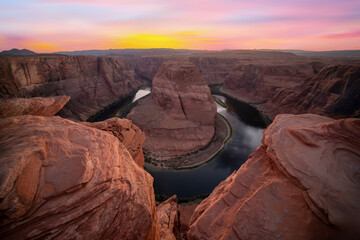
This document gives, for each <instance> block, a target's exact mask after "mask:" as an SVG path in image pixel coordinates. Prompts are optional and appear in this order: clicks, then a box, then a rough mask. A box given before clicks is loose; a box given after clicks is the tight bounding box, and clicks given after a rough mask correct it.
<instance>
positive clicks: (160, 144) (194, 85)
mask: <svg viewBox="0 0 360 240" xmlns="http://www.w3.org/2000/svg"><path fill="white" fill-rule="evenodd" d="M215 116H216V104H215V102H214V100H213V99H212V96H211V93H210V89H209V87H208V86H207V85H206V83H205V81H204V80H203V78H202V76H201V73H200V71H199V70H198V68H197V67H196V66H195V65H194V64H193V63H190V62H188V61H186V60H184V59H182V60H179V61H176V60H169V61H166V62H165V63H164V64H163V65H162V66H161V67H160V69H159V71H158V72H157V74H156V76H155V78H154V80H153V86H152V90H151V96H150V97H147V98H145V99H144V100H141V101H140V102H139V104H138V105H137V106H136V107H135V108H133V109H132V111H131V112H130V113H129V115H128V116H127V118H129V119H131V120H133V122H134V123H135V124H136V125H138V126H139V127H140V128H141V129H142V130H143V131H145V134H146V140H145V143H144V150H145V151H147V152H148V153H149V155H150V156H151V157H155V158H157V159H161V158H164V159H166V158H169V157H170V158H171V157H176V156H181V155H184V154H187V153H191V152H194V151H197V150H199V149H201V148H203V147H205V146H206V145H208V144H209V142H210V141H211V140H212V137H213V135H214V131H215V129H214V124H215Z"/></svg>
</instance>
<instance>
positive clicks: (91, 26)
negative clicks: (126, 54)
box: [0, 0, 360, 52]
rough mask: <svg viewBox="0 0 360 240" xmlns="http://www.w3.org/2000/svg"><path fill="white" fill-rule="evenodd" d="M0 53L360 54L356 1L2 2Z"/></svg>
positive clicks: (359, 18)
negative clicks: (139, 50) (198, 51)
mask: <svg viewBox="0 0 360 240" xmlns="http://www.w3.org/2000/svg"><path fill="white" fill-rule="evenodd" d="M0 9H1V11H0V22H1V24H0V50H7V49H11V48H20V49H22V48H27V49H30V50H33V51H36V52H53V51H60V50H67V51H68V50H85V49H109V48H112V49H119V48H186V49H263V48H267V49H303V50H340V49H360V1H359V0H342V1H340V0H271V1H270V0H245V1H242V0H191V1H190V0H184V1H174V0H154V1H148V0H129V1H122V0H99V1H93V0H13V1H11V0H0Z"/></svg>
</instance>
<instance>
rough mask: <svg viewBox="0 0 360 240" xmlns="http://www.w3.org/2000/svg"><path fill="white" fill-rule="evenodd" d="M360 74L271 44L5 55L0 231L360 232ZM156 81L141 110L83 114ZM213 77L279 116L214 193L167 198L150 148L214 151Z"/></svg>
mask: <svg viewBox="0 0 360 240" xmlns="http://www.w3.org/2000/svg"><path fill="white" fill-rule="evenodd" d="M359 70H360V64H359V60H358V59H342V58H326V59H323V58H308V57H302V56H297V55H294V54H292V53H283V52H266V51H238V50H234V51H219V52H217V51H208V52H206V51H203V52H191V51H189V52H186V51H185V52H181V54H178V55H175V56H171V55H168V54H166V52H163V53H162V54H161V55H156V56H154V55H151V54H150V55H149V56H146V55H145V56H142V55H140V56H136V57H131V58H128V59H126V58H121V57H118V56H104V57H95V56H65V55H39V56H27V57H1V58H0V97H1V100H0V103H1V106H0V150H1V151H0V163H1V164H0V189H1V190H0V194H1V196H0V212H1V215H0V238H1V239H43V238H44V239H69V238H73V239H190V240H193V239H194V240H195V239H339V238H341V239H356V238H359V236H360V232H359V230H358V226H359V225H360V222H359V220H358V217H357V216H358V215H359V211H360V205H359V199H360V191H359V188H358V186H359V184H360V182H359V169H360V151H359V150H360V120H359V119H358V117H359V114H360V110H359V107H360V106H359V103H360V101H359V100H360V96H359V92H360V91H359V90H360V89H359V86H360V85H359V81H360V76H359V75H360V74H359ZM150 83H151V84H152V92H151V95H150V96H147V97H145V98H143V99H140V100H139V101H138V103H137V104H135V105H134V107H133V108H132V109H131V111H130V114H129V116H128V118H129V119H119V118H109V119H106V120H104V121H100V122H93V123H92V122H84V121H85V120H86V119H88V118H89V117H90V116H92V115H94V114H96V113H98V112H99V111H100V110H102V109H104V108H105V107H106V106H109V104H113V103H116V102H119V101H121V100H122V99H123V98H124V97H128V96H129V95H131V94H132V93H133V92H134V91H136V90H137V89H138V88H139V87H140V86H143V85H148V84H150ZM207 85H209V86H210V88H211V89H212V91H213V92H216V93H218V94H220V95H224V96H228V97H231V98H232V99H234V100H236V101H241V102H245V103H247V104H249V105H251V106H253V107H254V108H256V109H258V110H259V111H261V112H262V113H263V114H266V115H267V116H268V117H269V118H270V119H271V120H273V122H272V123H271V124H270V125H269V126H268V127H267V128H266V130H265V131H264V134H263V136H262V141H261V144H260V146H259V147H258V148H257V149H256V150H255V151H254V153H252V154H251V155H250V156H249V158H248V159H247V161H246V162H245V163H244V164H243V165H242V166H241V167H240V168H239V169H238V170H236V171H235V172H233V173H232V174H230V176H228V177H227V178H226V180H224V181H223V182H221V183H220V184H219V185H218V186H217V187H216V188H215V189H214V190H213V191H212V193H211V194H210V195H209V196H208V197H207V198H205V199H204V200H203V201H201V202H196V204H193V205H189V206H186V205H178V203H177V197H176V196H173V197H171V198H169V199H168V200H166V201H165V202H163V203H159V202H156V201H155V193H154V187H153V181H154V179H153V177H152V176H151V175H150V174H149V173H148V172H147V171H146V170H144V163H145V157H144V152H143V149H144V151H145V152H146V151H149V150H150V151H153V153H154V155H153V156H154V157H155V156H156V157H159V156H157V155H156V154H159V155H161V156H162V157H163V158H171V157H173V156H181V155H183V154H184V153H191V152H194V151H197V150H199V149H201V148H203V147H204V146H205V147H206V146H207V145H208V144H209V142H210V141H211V140H212V139H213V137H214V134H215V123H216V105H215V103H214V101H213V98H212V96H211V92H210V88H209V87H208V86H207ZM283 113H286V114H283ZM299 113H301V114H302V115H293V114H299ZM55 114H56V115H57V116H53V115H55ZM157 128H158V129H157ZM174 128H175V129H177V130H176V131H175V133H174V132H172V131H170V130H169V129H174ZM154 129H155V130H154ZM235 158H236V156H235ZM197 204H198V205H197ZM182 213H183V214H182Z"/></svg>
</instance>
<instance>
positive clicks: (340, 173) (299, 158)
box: [188, 114, 360, 239]
mask: <svg viewBox="0 0 360 240" xmlns="http://www.w3.org/2000/svg"><path fill="white" fill-rule="evenodd" d="M359 169H360V120H359V119H343V120H336V121H335V120H333V119H330V118H326V117H321V116H318V115H313V114H306V115H299V116H295V115H279V116H277V117H276V118H275V121H274V122H273V123H272V125H270V127H268V129H267V130H265V132H264V136H263V139H262V145H261V146H260V147H259V148H258V149H257V150H256V151H255V152H254V153H253V154H252V155H250V156H249V159H248V161H247V162H246V163H245V164H244V165H243V166H241V168H240V169H239V170H238V171H236V172H234V173H233V174H232V175H231V176H230V177H228V178H227V179H226V180H225V181H223V182H222V183H221V184H220V185H219V186H218V187H217V188H216V189H215V190H214V191H213V192H212V194H211V195H210V196H209V197H208V198H207V199H205V200H204V201H203V202H202V203H201V204H200V205H199V206H198V207H197V208H196V210H195V212H194V214H193V216H192V219H191V223H190V224H191V227H190V230H189V232H188V238H189V239H340V238H341V239H357V238H359V237H360V231H359V226H360V220H359V217H358V216H359V215H360V201H359V199H360V190H359V187H358V186H359V183H360V182H359Z"/></svg>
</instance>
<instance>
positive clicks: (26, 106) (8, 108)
mask: <svg viewBox="0 0 360 240" xmlns="http://www.w3.org/2000/svg"><path fill="white" fill-rule="evenodd" d="M69 100H70V97H69V96H57V97H47V98H41V97H35V98H11V99H5V98H0V118H6V117H12V116H21V115H35V116H49V117H50V116H54V115H55V114H56V113H57V112H59V111H60V110H61V109H62V108H63V107H64V105H65V104H66V103H67V102H68V101H69Z"/></svg>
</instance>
